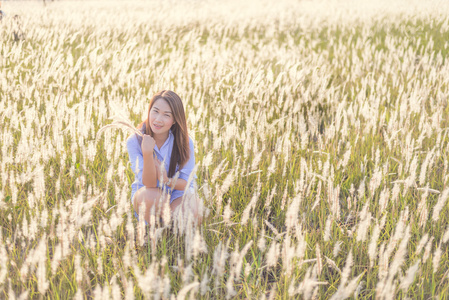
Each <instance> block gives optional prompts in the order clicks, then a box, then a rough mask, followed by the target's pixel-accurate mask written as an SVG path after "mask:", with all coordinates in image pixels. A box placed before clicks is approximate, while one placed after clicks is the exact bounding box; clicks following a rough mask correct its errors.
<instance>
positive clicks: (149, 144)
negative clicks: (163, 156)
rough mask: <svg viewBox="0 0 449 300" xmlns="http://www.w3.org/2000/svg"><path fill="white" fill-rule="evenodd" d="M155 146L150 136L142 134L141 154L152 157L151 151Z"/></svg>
mask: <svg viewBox="0 0 449 300" xmlns="http://www.w3.org/2000/svg"><path fill="white" fill-rule="evenodd" d="M155 145H156V141H155V140H154V139H153V137H152V136H151V135H147V134H144V135H143V138H142V154H143V155H144V156H146V155H153V149H154V146H155Z"/></svg>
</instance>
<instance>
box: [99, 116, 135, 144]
mask: <svg viewBox="0 0 449 300" xmlns="http://www.w3.org/2000/svg"><path fill="white" fill-rule="evenodd" d="M108 128H121V129H122V128H125V129H127V130H129V131H131V132H133V133H135V134H137V135H139V136H143V133H142V132H140V130H138V129H136V128H135V127H134V126H133V125H132V124H131V122H127V121H114V122H112V123H111V124H108V125H105V126H103V127H101V128H100V129H99V130H98V131H97V135H96V140H97V141H98V139H99V137H100V135H101V134H102V133H103V132H105V131H106V129H108Z"/></svg>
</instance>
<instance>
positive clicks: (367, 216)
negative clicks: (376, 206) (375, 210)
mask: <svg viewBox="0 0 449 300" xmlns="http://www.w3.org/2000/svg"><path fill="white" fill-rule="evenodd" d="M370 224H371V213H370V212H369V201H367V202H366V203H365V205H364V206H363V209H362V212H361V213H360V224H359V226H358V227H357V241H359V242H360V241H362V242H363V241H365V240H366V238H367V232H368V228H369V226H370Z"/></svg>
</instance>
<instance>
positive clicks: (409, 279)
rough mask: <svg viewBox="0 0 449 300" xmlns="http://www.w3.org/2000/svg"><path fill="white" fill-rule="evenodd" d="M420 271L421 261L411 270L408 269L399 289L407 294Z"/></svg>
mask: <svg viewBox="0 0 449 300" xmlns="http://www.w3.org/2000/svg"><path fill="white" fill-rule="evenodd" d="M418 270H419V261H417V262H416V263H415V264H413V265H412V266H411V267H410V268H408V270H407V272H406V274H405V276H404V277H403V278H402V279H401V283H400V285H399V287H400V288H401V289H402V290H403V291H404V292H406V291H407V290H408V288H409V287H410V285H411V284H412V283H413V281H414V280H415V275H416V272H417V271H418Z"/></svg>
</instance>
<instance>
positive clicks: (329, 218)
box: [323, 216, 332, 242]
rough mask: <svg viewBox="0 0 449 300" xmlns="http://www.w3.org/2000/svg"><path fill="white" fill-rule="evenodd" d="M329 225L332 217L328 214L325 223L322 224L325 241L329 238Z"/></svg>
mask: <svg viewBox="0 0 449 300" xmlns="http://www.w3.org/2000/svg"><path fill="white" fill-rule="evenodd" d="M331 225H332V219H331V217H330V216H329V217H327V220H326V225H325V226H324V234H323V240H324V241H325V242H328V241H329V240H330V238H331Z"/></svg>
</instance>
